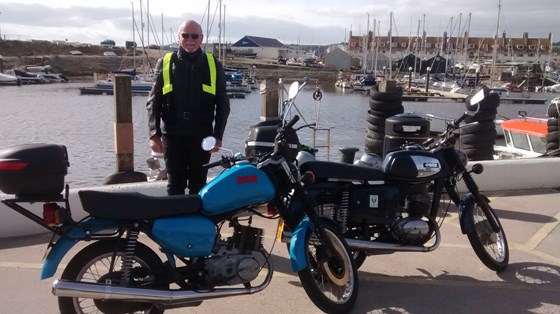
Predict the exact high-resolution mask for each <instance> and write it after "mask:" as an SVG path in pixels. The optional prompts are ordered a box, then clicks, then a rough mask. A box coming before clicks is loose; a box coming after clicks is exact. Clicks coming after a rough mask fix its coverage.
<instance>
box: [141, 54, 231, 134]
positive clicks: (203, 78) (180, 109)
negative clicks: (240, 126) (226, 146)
mask: <svg viewBox="0 0 560 314" xmlns="http://www.w3.org/2000/svg"><path fill="white" fill-rule="evenodd" d="M215 63H216V72H217V78H216V95H211V94H209V93H206V92H204V91H203V90H202V84H206V85H210V71H209V68H208V60H207V58H206V55H205V54H204V53H202V50H201V49H198V51H196V52H195V53H192V54H189V53H187V52H186V51H185V50H183V48H179V51H178V52H177V53H175V54H174V55H173V57H172V59H171V83H172V84H173V91H172V92H170V93H168V94H166V95H165V96H164V95H163V91H162V87H163V74H162V67H163V58H160V59H159V60H158V62H157V64H156V68H155V75H156V81H155V83H154V85H153V86H152V90H151V92H150V95H149V96H148V102H147V104H146V108H147V109H148V126H149V129H150V138H151V137H152V136H154V135H160V136H161V134H162V133H163V134H169V135H184V136H208V135H213V136H214V137H216V138H218V139H222V138H223V135H224V130H225V127H226V122H227V118H228V116H229V111H230V106H229V98H228V96H227V92H226V81H225V77H224V68H223V66H222V64H221V63H220V62H219V61H218V60H217V59H215ZM161 121H163V123H161ZM213 122H214V125H212V123H213ZM160 123H161V124H160Z"/></svg>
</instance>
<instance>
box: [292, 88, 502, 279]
mask: <svg viewBox="0 0 560 314" xmlns="http://www.w3.org/2000/svg"><path fill="white" fill-rule="evenodd" d="M487 94H488V90H487V89H483V90H481V91H480V92H478V93H477V94H476V95H475V96H473V97H472V98H471V100H470V104H469V105H467V109H468V110H470V112H465V113H464V114H463V115H462V116H461V117H459V118H458V119H457V120H455V121H453V122H451V123H449V124H448V126H447V129H446V131H444V132H443V133H442V134H441V135H439V136H438V137H437V138H432V139H429V140H427V141H425V142H424V143H421V144H419V143H404V144H403V145H402V146H401V147H399V148H398V149H396V150H393V151H391V152H388V153H387V154H386V155H385V157H384V158H383V159H382V160H381V159H380V160H379V163H378V164H377V167H375V166H374V167H372V166H364V165H359V164H348V163H340V162H329V161H317V160H308V161H306V162H304V163H303V164H300V165H299V168H300V172H301V173H302V174H306V175H307V176H308V177H312V178H313V180H309V181H308V182H307V185H306V187H305V189H306V191H307V192H308V193H309V194H310V195H312V196H313V197H314V198H315V199H316V201H317V204H318V205H317V212H319V214H320V215H322V216H324V217H328V218H330V219H331V220H332V221H334V222H336V224H337V226H338V228H339V230H340V231H341V232H342V233H343V234H344V235H345V237H346V239H347V243H348V246H349V247H350V250H351V251H352V252H353V254H354V258H355V260H356V265H357V266H358V267H359V266H361V265H362V264H363V262H364V261H365V259H366V257H367V256H368V255H374V254H386V253H393V252H399V251H404V252H430V251H433V250H435V249H436V248H437V247H438V246H439V244H440V243H441V233H440V226H441V224H442V223H443V220H444V218H445V216H446V214H447V212H448V211H449V209H450V208H451V203H453V204H455V205H456V206H457V209H458V212H459V216H460V225H461V231H462V233H463V234H466V235H467V237H468V239H469V242H470V243H471V245H472V247H473V249H474V251H475V253H476V255H477V256H478V257H479V258H480V260H481V261H482V262H483V263H484V265H486V266H487V267H488V268H490V269H492V270H495V271H503V270H504V269H506V267H507V265H508V261H509V248H508V244H507V240H506V235H505V232H504V230H503V228H502V225H501V224H500V221H499V219H498V217H497V216H496V214H495V212H494V210H493V209H492V207H491V206H490V205H489V202H490V201H489V199H488V198H487V197H486V196H485V195H483V194H482V193H481V192H480V191H479V188H478V186H477V184H476V182H475V181H474V178H473V173H474V174H480V173H482V172H483V170H484V169H483V166H482V165H481V164H478V163H477V164H474V165H473V166H472V167H471V169H467V155H466V154H465V153H464V152H463V151H461V150H459V149H457V148H456V147H455V136H454V131H456V130H457V129H458V128H459V126H460V124H461V122H462V121H463V120H464V119H465V118H467V117H469V116H472V115H474V114H475V113H476V112H478V110H479V109H480V107H481V106H483V103H484V102H483V101H482V100H483V99H484V97H485V96H486V95H487ZM308 159H313V158H308ZM459 181H463V183H464V184H465V186H466V188H467V189H468V191H469V193H467V194H466V195H463V196H461V195H460V193H459V191H458V189H457V183H458V182H459ZM287 235H289V233H288V232H285V234H284V236H285V237H284V238H285V239H288V238H287V237H286V236H287Z"/></svg>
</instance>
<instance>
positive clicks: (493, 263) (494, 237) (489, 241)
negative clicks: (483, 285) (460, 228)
mask: <svg viewBox="0 0 560 314" xmlns="http://www.w3.org/2000/svg"><path fill="white" fill-rule="evenodd" d="M481 206H486V208H487V209H488V212H489V213H490V214H491V215H492V216H493V218H494V220H495V221H496V222H497V223H498V225H499V226H500V231H499V232H497V233H496V232H494V230H493V229H492V226H491V225H490V223H489V222H488V217H486V214H485V213H484V211H483V210H482V207H481ZM467 219H472V220H471V222H472V224H473V226H474V231H473V232H470V233H467V236H468V238H469V242H470V243H471V246H472V247H473V249H474V252H475V253H476V255H477V256H478V258H479V259H480V260H481V261H482V263H484V265H486V267H488V268H490V269H492V270H495V271H503V270H505V269H506V268H507V266H508V263H509V248H508V243H507V239H506V234H505V232H504V229H503V227H502V224H501V223H500V220H499V219H498V216H496V214H495V213H494V210H493V209H492V208H491V207H490V205H489V204H488V203H486V202H485V203H484V204H482V205H481V204H478V202H477V203H476V204H475V205H474V208H473V212H472V217H467Z"/></svg>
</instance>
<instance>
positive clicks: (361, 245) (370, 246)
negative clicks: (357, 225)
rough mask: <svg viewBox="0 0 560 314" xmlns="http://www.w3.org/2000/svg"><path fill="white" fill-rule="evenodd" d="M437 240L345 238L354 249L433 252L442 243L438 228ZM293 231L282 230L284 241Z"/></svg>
mask: <svg viewBox="0 0 560 314" xmlns="http://www.w3.org/2000/svg"><path fill="white" fill-rule="evenodd" d="M435 236H436V242H435V243H434V244H433V245H432V246H415V245H402V244H399V243H387V242H374V241H367V240H357V239H349V238H345V240H346V243H347V244H348V248H349V249H350V250H352V251H365V252H375V251H388V252H431V251H434V250H435V249H437V248H438V247H439V245H440V243H441V234H440V232H439V229H436V235H435ZM291 237H292V233H291V232H288V231H284V232H282V242H285V243H289V242H290V239H291Z"/></svg>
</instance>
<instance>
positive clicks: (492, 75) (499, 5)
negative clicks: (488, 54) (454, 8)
mask: <svg viewBox="0 0 560 314" xmlns="http://www.w3.org/2000/svg"><path fill="white" fill-rule="evenodd" d="M501 9H502V1H501V0H498V19H497V22H496V34H494V45H493V46H492V68H491V69H490V86H492V85H493V82H494V74H495V71H496V58H497V52H498V32H499V31H500V11H501Z"/></svg>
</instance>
